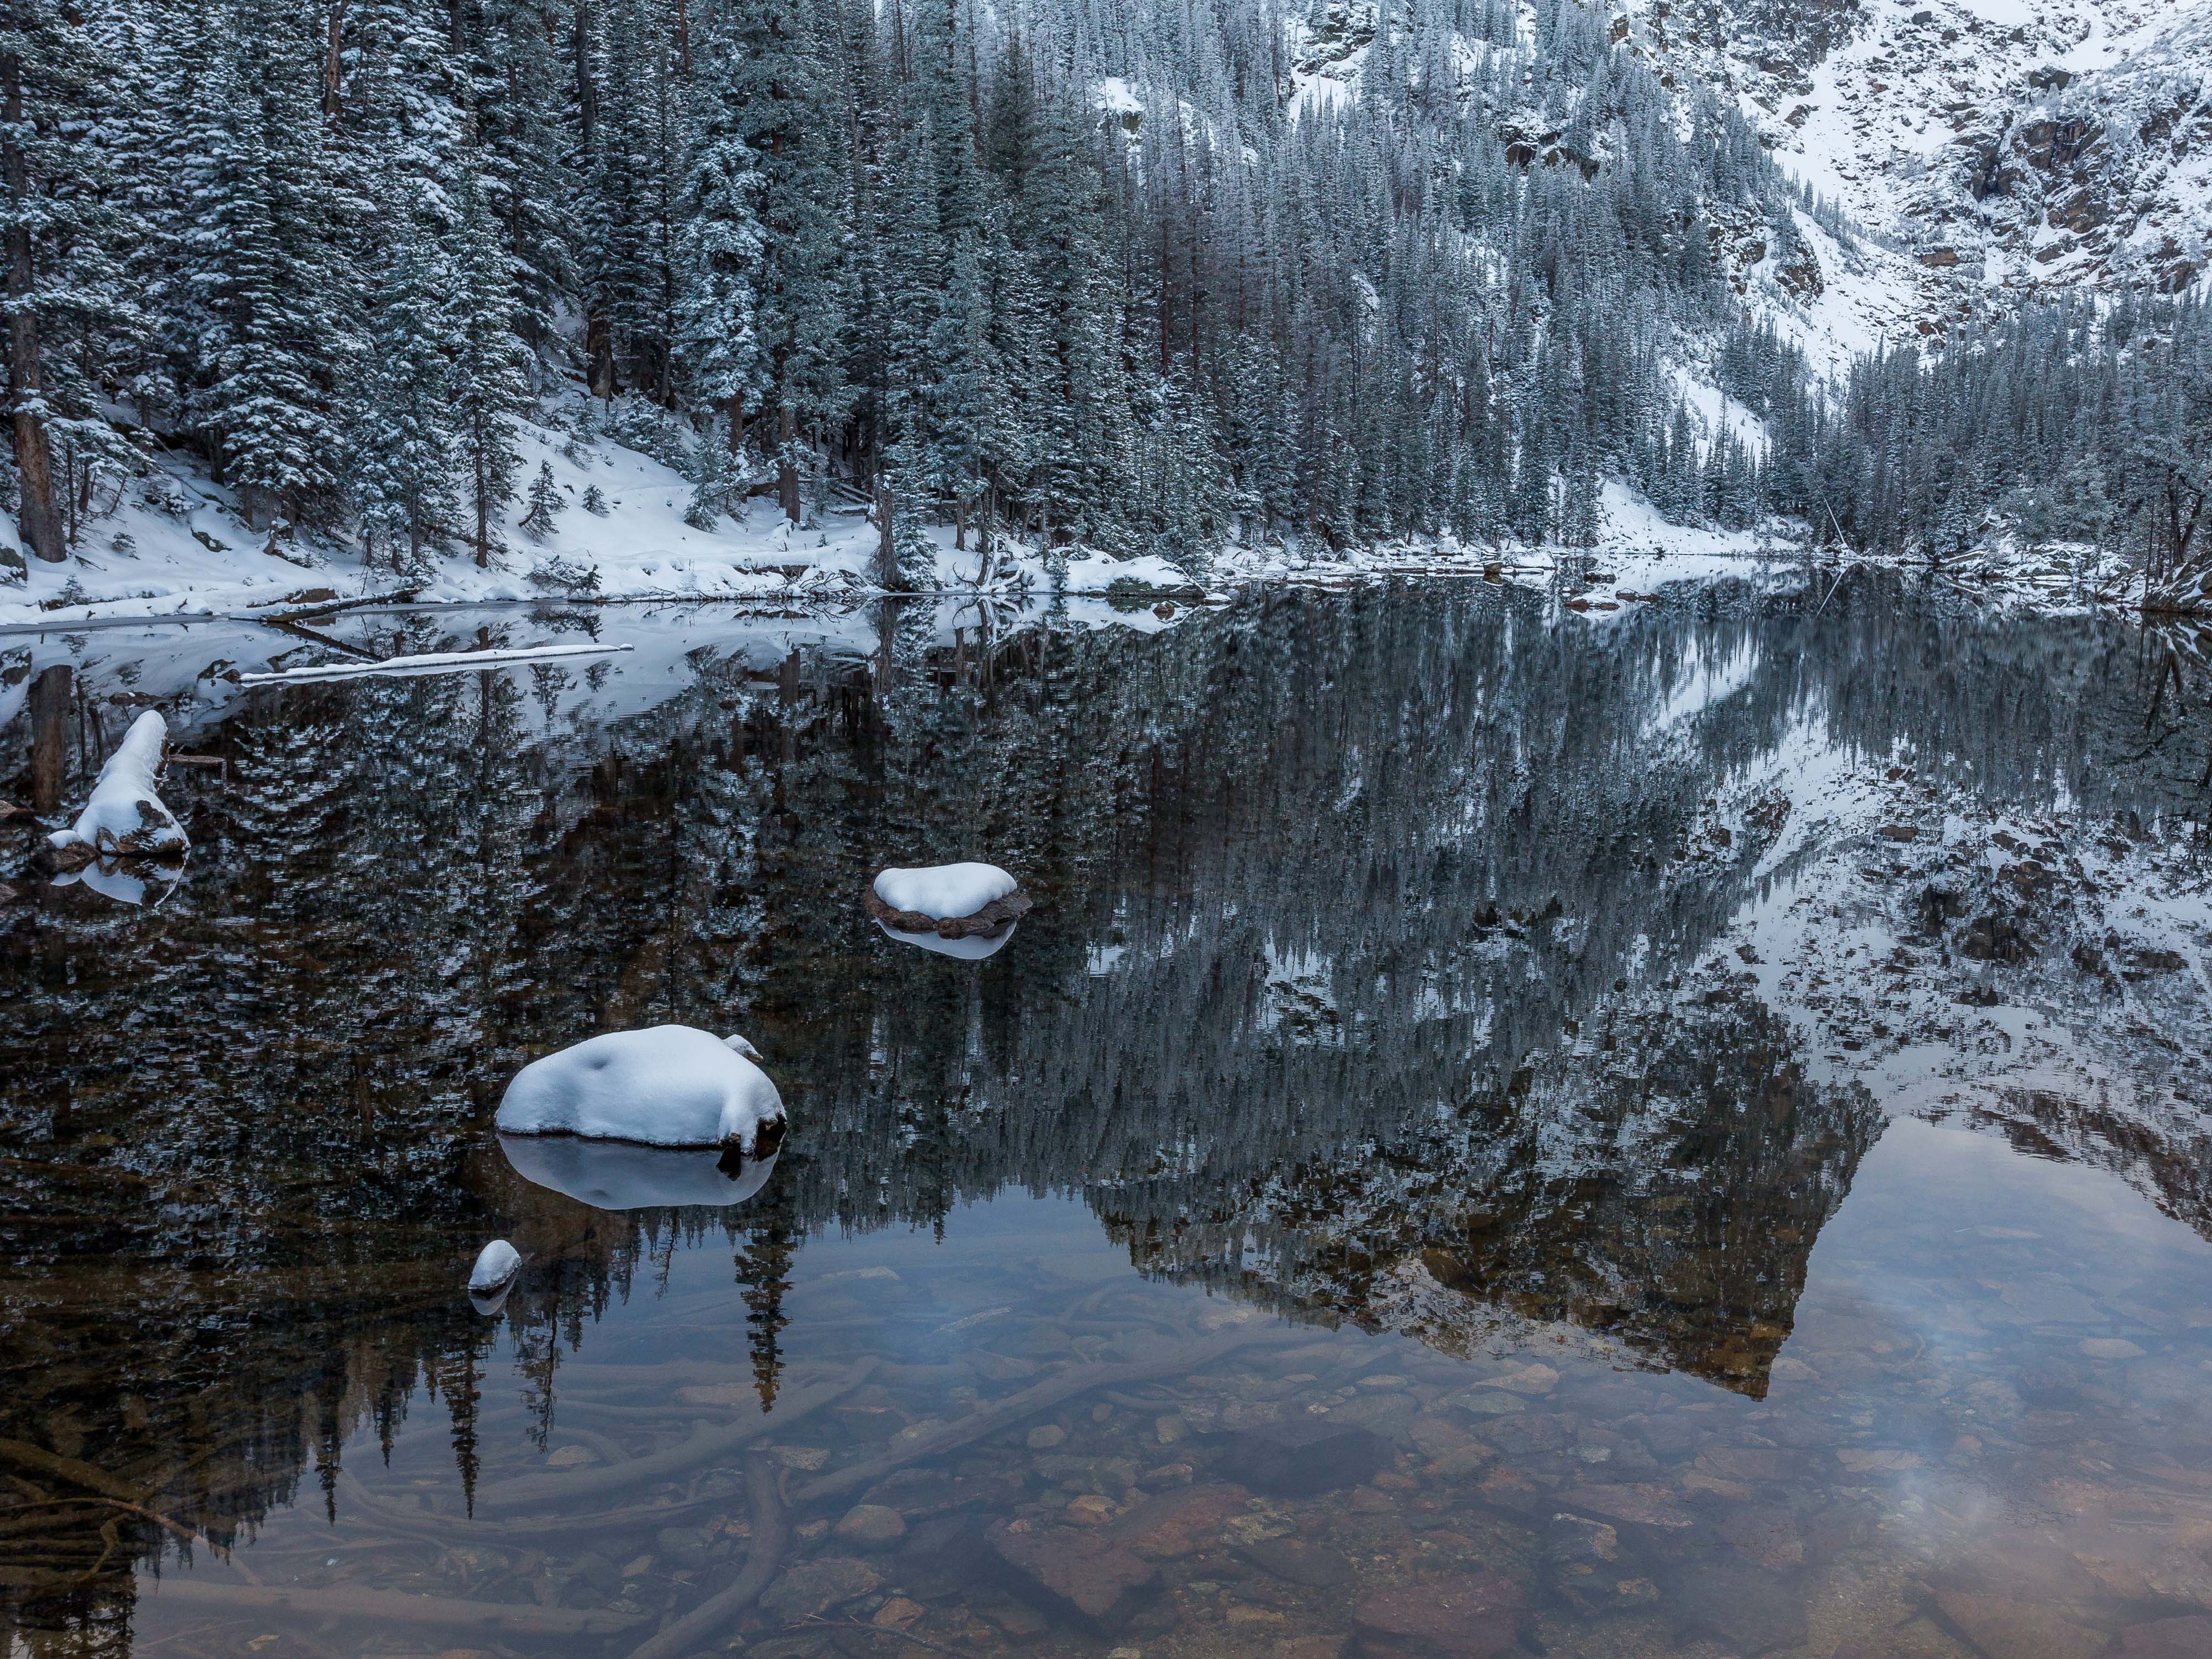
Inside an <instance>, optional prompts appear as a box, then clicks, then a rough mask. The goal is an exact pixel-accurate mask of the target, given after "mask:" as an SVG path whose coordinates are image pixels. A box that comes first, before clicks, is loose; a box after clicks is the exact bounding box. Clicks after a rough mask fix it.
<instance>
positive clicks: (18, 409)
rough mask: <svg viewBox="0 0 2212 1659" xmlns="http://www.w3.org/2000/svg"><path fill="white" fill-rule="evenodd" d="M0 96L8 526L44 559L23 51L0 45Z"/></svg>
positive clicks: (46, 487) (49, 541) (46, 452)
mask: <svg viewBox="0 0 2212 1659" xmlns="http://www.w3.org/2000/svg"><path fill="white" fill-rule="evenodd" d="M0 102H4V106H5V109H4V115H5V119H6V122H7V136H6V139H5V141H4V143H0V156H4V162H5V168H6V172H7V175H8V199H9V203H10V204H12V206H13V207H14V209H15V222H14V224H13V225H12V226H11V227H10V228H9V232H8V295H9V299H10V300H12V301H14V302H15V303H14V305H13V306H12V307H11V313H12V314H11V315H10V317H9V324H8V404H9V410H10V412H11V416H12V421H13V424H14V428H15V472H16V476H17V479H18V482H19V483H20V485H21V495H22V503H21V506H20V507H18V508H17V509H16V513H15V524H16V527H17V528H18V529H19V530H20V531H21V532H22V537H23V541H24V544H25V545H27V547H29V549H30V550H31V551H32V552H33V553H35V554H36V555H38V556H39V557H40V558H42V559H44V560H46V562H48V563H49V564H59V563H60V562H62V561H63V560H64V559H65V558H67V557H68V556H69V552H68V549H67V547H66V546H65V545H64V541H63V537H62V520H61V514H60V513H58V512H57V511H56V510H55V508H54V463H53V454H52V451H51V450H50V449H48V447H46V422H45V410H44V409H43V407H42V404H43V401H44V400H43V399H42V398H40V386H39V319H38V318H37V316H36V315H35V314H34V313H33V311H32V309H31V307H30V306H29V304H28V303H27V300H28V296H29V295H30V293H31V289H32V275H31V227H30V223H29V220H28V203H29V199H30V194H31V165H30V161H29V158H28V157H27V156H26V155H24V154H23V146H22V143H21V141H20V140H19V139H18V137H16V135H17V134H18V133H20V132H21V131H22V130H23V59H22V58H21V54H19V53H17V52H0Z"/></svg>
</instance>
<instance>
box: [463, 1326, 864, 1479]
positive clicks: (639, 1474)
mask: <svg viewBox="0 0 2212 1659" xmlns="http://www.w3.org/2000/svg"><path fill="white" fill-rule="evenodd" d="M874 1368H875V1360H874V1359H873V1358H866V1359H862V1360H861V1361H860V1362H859V1363H858V1364H855V1365H854V1367H853V1368H852V1369H851V1370H848V1371H847V1372H846V1373H845V1375H844V1376H842V1377H840V1378H838V1379H837V1380H836V1382H834V1383H823V1384H822V1385H821V1386H820V1387H818V1388H814V1389H807V1390H805V1392H803V1393H800V1394H796V1395H788V1396H787V1397H786V1398H785V1399H784V1401H782V1403H781V1406H780V1407H779V1408H778V1409H777V1410H776V1411H775V1412H774V1413H763V1414H762V1415H760V1416H758V1417H756V1418H753V1419H750V1421H747V1422H744V1423H741V1424H739V1425H738V1426H737V1427H735V1428H718V1429H710V1428H702V1429H701V1430H699V1431H697V1432H696V1433H694V1434H692V1435H691V1436H690V1437H688V1438H686V1439H684V1440H682V1441H679V1442H678V1443H677V1444H675V1445H673V1446H670V1447H667V1448H665V1449H663V1450H660V1451H657V1452H648V1453H647V1454H646V1455H644V1456H643V1457H633V1458H631V1459H630V1460H629V1462H627V1463H615V1464H609V1465H605V1466H603V1467H601V1468H595V1469H579V1470H576V1471H574V1473H569V1474H526V1475H521V1476H519V1477H518V1478H516V1479H514V1480H501V1481H498V1482H495V1484H493V1485H491V1486H486V1487H484V1488H483V1489H482V1490H481V1491H479V1492H477V1501H476V1507H477V1511H478V1512H479V1513H486V1512H489V1511H491V1510H501V1509H527V1508H529V1507H531V1506H532V1505H533V1504H574V1503H575V1502H576V1501H577V1500H578V1499H579V1498H592V1497H596V1496H598V1495H599V1493H601V1492H620V1491H622V1490H623V1488H624V1487H627V1486H642V1485H644V1484H645V1483H646V1482H647V1481H651V1480H661V1479H664V1478H669V1477H673V1476H676V1475H681V1474H696V1473H697V1472H698V1471H699V1470H701V1469H702V1468H708V1467H709V1466H710V1465H711V1464H712V1463H713V1462H714V1460H715V1459H717V1458H720V1457H724V1456H726V1455H728V1454H729V1453H731V1452H733V1451H735V1450H737V1449H738V1447H740V1446H742V1445H744V1444H745V1443H748V1442H750V1441H753V1440H757V1439H759V1438H760V1437H761V1436H763V1435H764V1434H766V1433H767V1432H768V1431H769V1430H771V1429H775V1430H779V1431H780V1430H783V1429H787V1428H788V1427H790V1426H791V1425H792V1424H793V1423H795V1422H797V1421H799V1419H801V1418H803V1417H805V1416H806V1415H807V1414H808V1413H810V1412H813V1411H817V1410H819V1409H820V1408H821V1407H823V1406H826V1405H828V1404H829V1402H830V1401H833V1400H839V1399H842V1398H843V1397H844V1396H845V1395H848V1394H850V1393H851V1392H852V1391H853V1390H854V1389H857V1388H859V1387H860V1384H861V1383H864V1382H866V1380H867V1376H868V1373H869V1372H870V1371H871V1370H873V1369H874Z"/></svg>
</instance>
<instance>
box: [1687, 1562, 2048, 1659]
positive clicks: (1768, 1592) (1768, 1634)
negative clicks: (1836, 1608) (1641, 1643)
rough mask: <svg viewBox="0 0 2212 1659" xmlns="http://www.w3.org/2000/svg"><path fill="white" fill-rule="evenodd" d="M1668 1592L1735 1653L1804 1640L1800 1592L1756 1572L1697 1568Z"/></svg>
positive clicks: (1695, 1626)
mask: <svg viewBox="0 0 2212 1659" xmlns="http://www.w3.org/2000/svg"><path fill="white" fill-rule="evenodd" d="M1672 1588H1673V1589H1674V1595H1675V1602H1676V1606H1677V1607H1678V1608H1679V1609H1680V1613H1681V1615H1682V1618H1683V1619H1684V1620H1685V1621H1686V1623H1688V1624H1689V1625H1690V1626H1692V1628H1693V1629H1697V1630H1702V1631H1705V1632H1709V1633H1711V1635H1712V1636H1713V1638H1715V1639H1716V1640H1717V1641H1718V1642H1719V1643H1720V1644H1722V1645H1723V1647H1727V1648H1729V1649H1732V1650H1735V1652H1738V1653H1741V1654H1746V1655H1750V1654H1759V1653H1765V1652H1767V1651H1769V1650H1771V1649H1774V1648H1786V1647H1792V1646H1795V1645H1796V1644H1798V1643H1801V1642H1802V1641H1803V1640H1804V1639H1805V1633H1806V1620H1805V1595H1804V1592H1803V1591H1802V1590H1801V1589H1798V1588H1797V1587H1796V1585H1795V1584H1793V1583H1790V1582H1789V1581H1788V1580H1786V1579H1784V1578H1780V1577H1776V1576H1775V1575H1773V1574H1771V1573H1767V1572H1762V1571H1759V1569H1758V1568H1756V1567H1739V1566H1733V1565H1719V1564H1715V1565H1706V1566H1703V1567H1699V1568H1695V1569H1693V1570H1692V1571H1690V1572H1688V1573H1687V1574H1686V1575H1684V1577H1682V1578H1681V1579H1680V1580H1679V1581H1678V1582H1677V1583H1675V1584H1674V1586H1673V1587H1672ZM2008 1659H2009V1656H2008Z"/></svg>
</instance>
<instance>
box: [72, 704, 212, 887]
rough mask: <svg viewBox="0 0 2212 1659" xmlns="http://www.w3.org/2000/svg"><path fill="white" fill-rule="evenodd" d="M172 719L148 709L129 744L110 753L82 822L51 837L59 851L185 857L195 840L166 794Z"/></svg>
mask: <svg viewBox="0 0 2212 1659" xmlns="http://www.w3.org/2000/svg"><path fill="white" fill-rule="evenodd" d="M168 741H169V723H168V722H167V720H163V719H162V718H161V715H160V714H156V713H155V712H154V710H152V709H150V708H149V709H148V710H147V711H146V712H145V713H144V714H141V715H140V716H139V717H138V718H137V720H134V721H133V722H132V723H131V729H130V731H129V732H125V734H124V738H123V746H122V747H121V748H119V749H118V750H116V751H115V752H114V753H113V754H112V755H110V756H109V757H107V764H106V765H105V766H103V767H101V768H100V779H99V781H97V782H96V783H94V785H93V786H92V799H90V800H88V801H87V802H86V803H85V805H84V811H82V812H80V813H78V814H77V818H76V823H75V824H74V825H72V826H71V827H70V828H69V829H57V830H55V831H54V832H53V834H52V835H51V836H47V837H46V839H47V840H48V841H49V842H52V844H53V846H54V848H55V850H56V851H58V852H61V853H64V854H67V853H70V852H71V851H72V850H73V849H82V853H81V854H79V855H80V856H94V855H97V856H100V857H103V858H155V857H161V858H167V859H171V860H174V859H177V858H180V857H182V856H183V855H184V854H185V852H186V851H188V850H189V849H190V848H191V842H189V841H187V840H186V839H185V831H184V827H183V826H182V825H181V824H179V823H178V822H177V820H176V817H175V816H174V815H173V814H172V813H171V812H170V811H169V809H168V808H167V806H166V805H163V804H162V801H161V789H160V786H161V760H162V751H163V750H165V749H166V748H167V746H168Z"/></svg>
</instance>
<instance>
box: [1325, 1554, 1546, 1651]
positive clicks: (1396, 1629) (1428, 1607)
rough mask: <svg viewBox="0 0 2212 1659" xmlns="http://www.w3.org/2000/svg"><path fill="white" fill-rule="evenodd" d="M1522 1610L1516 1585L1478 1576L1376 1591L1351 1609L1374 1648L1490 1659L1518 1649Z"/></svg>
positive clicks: (1492, 1576)
mask: <svg viewBox="0 0 2212 1659" xmlns="http://www.w3.org/2000/svg"><path fill="white" fill-rule="evenodd" d="M1522 1607H1523V1598H1522V1594H1521V1591H1520V1589H1519V1587H1518V1586H1516V1584H1515V1583H1513V1582H1512V1580H1510V1579H1509V1578H1503V1577H1498V1575H1497V1574H1495V1573H1488V1572H1476V1573H1466V1574H1462V1575H1459V1576H1456V1577H1449V1578H1432V1579H1429V1580H1426V1581H1425V1582H1423V1583H1418V1584H1401V1585H1398V1586H1395V1587H1394V1588H1391V1589H1380V1590H1376V1591H1375V1592H1374V1593H1373V1594H1371V1595H1364V1596H1362V1597H1361V1598H1360V1600H1359V1601H1358V1602H1357V1603H1356V1604H1355V1605H1354V1606H1353V1607H1352V1622H1353V1623H1354V1624H1356V1625H1358V1626H1359V1631H1360V1634H1361V1636H1362V1637H1363V1638H1365V1639H1366V1641H1367V1642H1368V1643H1369V1644H1370V1645H1371V1644H1375V1643H1376V1642H1377V1641H1378V1640H1379V1641H1380V1642H1382V1643H1383V1644H1389V1645H1393V1646H1395V1645H1396V1644H1401V1643H1402V1644H1406V1645H1407V1646H1409V1647H1413V1648H1415V1649H1421V1650H1429V1651H1432V1652H1436V1653H1442V1654H1449V1655H1451V1656H1454V1659H1492V1656H1494V1655H1497V1654H1502V1653H1510V1652H1511V1651H1512V1650H1513V1649H1515V1648H1516V1647H1518V1646H1519V1645H1520V1644H1521V1618H1522Z"/></svg>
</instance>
